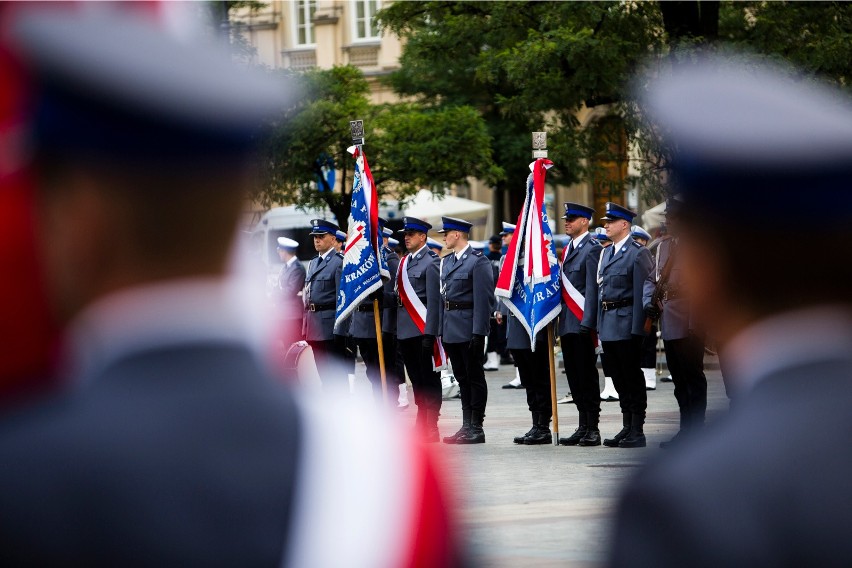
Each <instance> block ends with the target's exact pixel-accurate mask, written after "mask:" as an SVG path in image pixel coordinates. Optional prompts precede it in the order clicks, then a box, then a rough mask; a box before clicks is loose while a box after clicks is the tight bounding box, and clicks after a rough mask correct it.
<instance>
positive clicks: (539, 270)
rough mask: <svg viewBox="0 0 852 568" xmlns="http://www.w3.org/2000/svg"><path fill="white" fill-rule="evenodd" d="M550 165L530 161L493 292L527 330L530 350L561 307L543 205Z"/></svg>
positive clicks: (549, 234) (548, 229)
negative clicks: (519, 207)
mask: <svg viewBox="0 0 852 568" xmlns="http://www.w3.org/2000/svg"><path fill="white" fill-rule="evenodd" d="M552 166H553V162H551V161H550V160H548V159H546V158H539V159H537V160H536V161H535V162H533V163H532V164H530V169H531V170H532V174H531V175H530V176H529V177H528V178H527V188H526V192H527V195H526V199H525V200H524V207H523V209H522V210H521V214H520V215H519V216H518V222H517V227H516V229H515V238H514V239H512V243H511V244H510V245H509V250H508V252H507V253H506V261H505V262H504V263H503V268H502V270H501V271H500V276H499V277H498V278H497V289H496V291H495V294H496V295H497V296H499V297H501V298H504V300H503V303H505V304H506V307H508V308H509V310H510V311H511V312H512V314H513V315H514V316H515V317H516V318H517V319H518V322H519V323H521V325H523V326H524V328H525V329H526V330H527V334H529V337H530V349H532V350H533V351H534V350H535V336H536V335H537V334H538V332H539V331H541V330H542V329H544V328H545V326H547V324H548V323H550V322H551V321H552V320H553V319H554V318H555V317H556V316H558V315H559V312H560V310H561V305H560V287H561V286H560V279H559V273H560V270H559V262H558V260H557V258H556V247H555V245H554V243H553V233H552V232H551V230H550V225H549V224H548V222H547V211H546V210H545V207H544V180H545V177H546V176H547V170H548V169H550V168H551V167H552Z"/></svg>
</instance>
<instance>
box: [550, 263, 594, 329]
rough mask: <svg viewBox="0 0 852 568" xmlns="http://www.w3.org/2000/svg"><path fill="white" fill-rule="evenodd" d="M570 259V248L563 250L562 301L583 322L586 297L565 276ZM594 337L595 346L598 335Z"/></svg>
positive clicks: (561, 265) (560, 272)
mask: <svg viewBox="0 0 852 568" xmlns="http://www.w3.org/2000/svg"><path fill="white" fill-rule="evenodd" d="M567 258H568V247H565V248H564V249H562V262H561V263H560V267H559V276H560V277H561V278H562V301H564V302H565V305H566V306H568V311H569V312H571V313H572V314H574V317H575V318H577V319H578V320H580V321H581V322H582V321H583V315H584V314H585V313H586V297H585V296H584V295H583V294H581V293H580V291H579V290H577V287H576V286H574V285H573V284H571V281H570V280H568V277H567V276H566V275H565V270H564V268H565V260H566V259H567ZM592 337H593V340H594V343H595V345H597V344H598V334H597V333H594V332H592Z"/></svg>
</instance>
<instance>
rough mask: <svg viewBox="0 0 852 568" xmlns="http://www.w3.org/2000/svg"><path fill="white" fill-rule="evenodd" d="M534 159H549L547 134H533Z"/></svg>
mask: <svg viewBox="0 0 852 568" xmlns="http://www.w3.org/2000/svg"><path fill="white" fill-rule="evenodd" d="M532 147H533V159H538V158H546V157H547V132H533V133H532Z"/></svg>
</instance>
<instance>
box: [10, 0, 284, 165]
mask: <svg viewBox="0 0 852 568" xmlns="http://www.w3.org/2000/svg"><path fill="white" fill-rule="evenodd" d="M10 33H11V34H12V39H13V44H14V45H16V46H17V48H18V49H19V50H20V52H21V55H22V56H23V58H24V60H25V61H26V62H27V64H28V65H29V67H30V70H31V72H32V74H33V77H34V79H35V83H36V85H37V87H38V89H37V104H36V107H35V137H36V144H37V147H38V148H40V149H42V150H45V151H53V152H56V153H58V154H60V155H67V156H73V157H74V158H94V159H102V158H104V157H108V158H118V159H123V160H124V161H125V162H126V161H136V162H140V161H145V160H152V159H154V160H160V161H169V162H174V163H187V162H189V163H192V162H193V160H194V159H198V160H203V161H207V162H210V161H212V160H219V159H221V158H222V157H226V158H228V157H229V158H232V159H240V158H242V157H243V155H245V154H246V153H247V152H248V151H250V150H251V149H252V148H253V147H254V143H255V138H256V134H257V133H258V130H259V127H260V126H261V125H262V124H263V123H264V121H266V120H267V119H269V118H271V117H273V116H274V115H275V114H276V113H278V112H279V111H281V110H283V109H284V107H285V105H286V104H287V103H288V102H289V101H291V100H293V98H294V97H295V93H294V90H295V89H294V88H293V87H292V86H291V85H288V84H287V83H285V82H283V81H282V80H279V79H276V78H274V76H273V75H272V74H269V73H264V72H261V71H256V70H252V69H248V68H246V67H241V66H239V65H237V64H235V63H234V62H232V61H231V60H230V58H229V56H228V55H227V54H226V53H225V52H224V51H222V49H223V48H220V47H214V46H211V45H193V44H188V43H182V42H180V41H178V40H177V39H176V38H174V37H172V36H171V35H169V34H168V33H166V32H165V31H162V30H159V29H157V28H156V27H154V25H153V23H151V22H146V21H144V20H142V19H138V18H136V19H134V18H132V16H130V15H129V14H120V13H118V12H117V11H100V10H78V11H75V12H72V13H65V12H54V11H48V10H39V11H37V12H35V13H26V11H24V13H23V14H22V15H21V16H20V17H19V18H18V19H17V20H16V21H15V22H14V23H13V25H12V26H11V30H10Z"/></svg>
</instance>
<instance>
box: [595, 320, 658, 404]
mask: <svg viewBox="0 0 852 568" xmlns="http://www.w3.org/2000/svg"><path fill="white" fill-rule="evenodd" d="M644 340H645V337H644V336H642V335H633V336H631V338H630V339H626V340H623V341H604V342H603V350H604V353H606V358H607V362H608V365H609V366H610V367H611V370H612V382H613V384H614V385H615V390H616V391H618V402H619V404H620V406H621V411H622V412H629V413H631V414H634V415H637V416H642V417H643V418H644V417H645V410H646V409H647V408H648V393H647V392H646V391H645V375H643V374H642V368H641V367H640V366H639V362H640V361H641V359H642V343H643V341H644Z"/></svg>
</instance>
